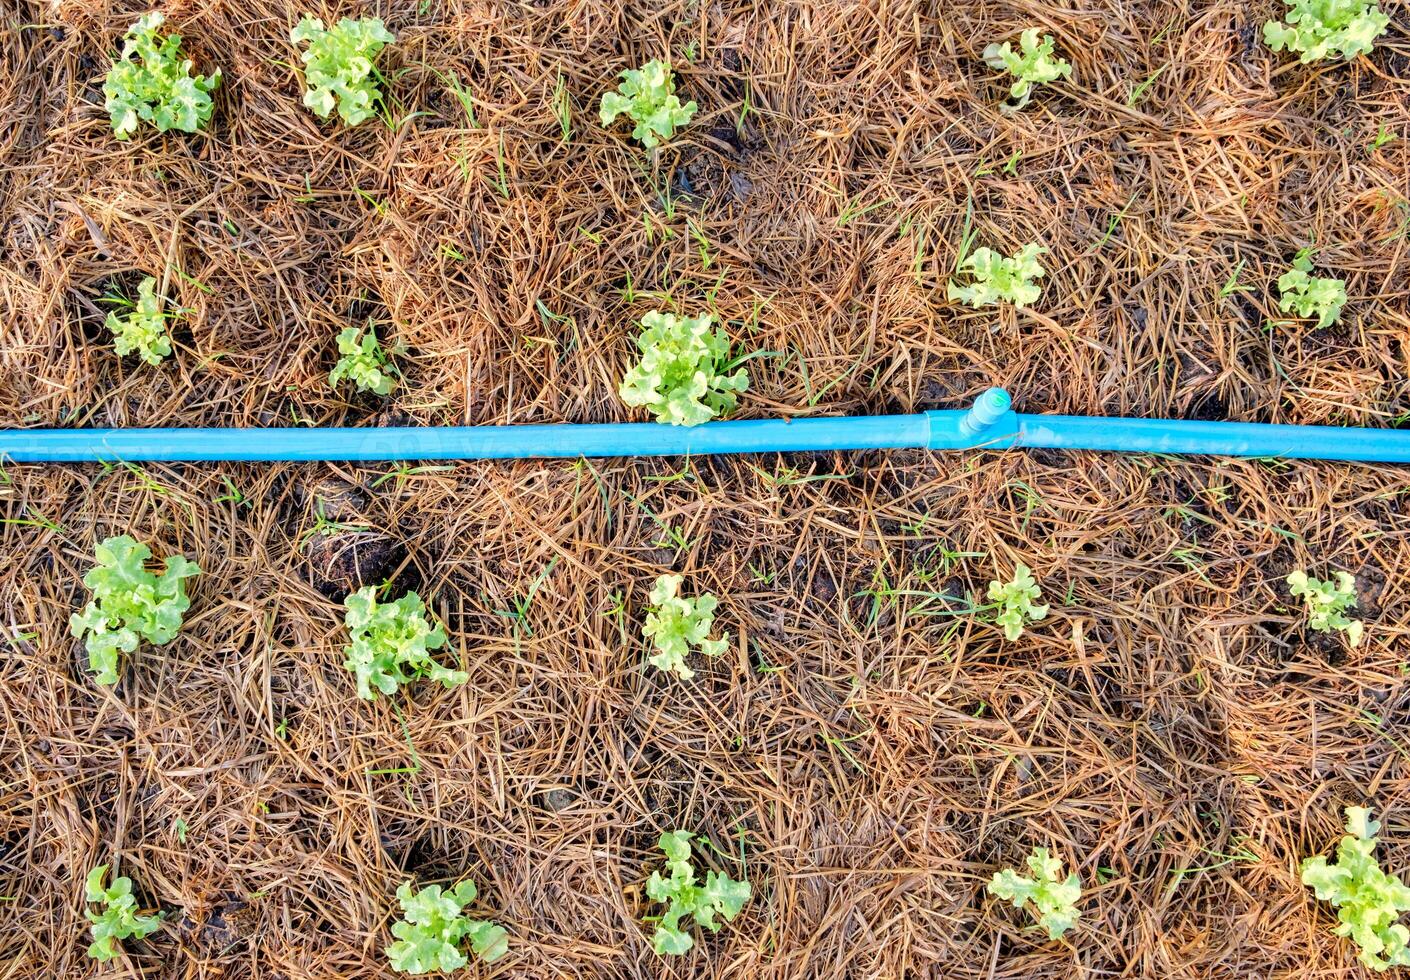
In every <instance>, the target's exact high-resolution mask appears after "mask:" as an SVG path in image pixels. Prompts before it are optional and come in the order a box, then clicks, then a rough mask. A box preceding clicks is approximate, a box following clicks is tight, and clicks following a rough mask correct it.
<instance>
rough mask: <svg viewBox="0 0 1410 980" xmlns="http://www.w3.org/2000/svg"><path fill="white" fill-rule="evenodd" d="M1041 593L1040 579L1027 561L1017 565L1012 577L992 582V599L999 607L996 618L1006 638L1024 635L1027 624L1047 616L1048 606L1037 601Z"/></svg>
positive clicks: (990, 589)
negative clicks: (1038, 579)
mask: <svg viewBox="0 0 1410 980" xmlns="http://www.w3.org/2000/svg"><path fill="white" fill-rule="evenodd" d="M1040 596H1041V592H1040V591H1039V589H1038V583H1037V582H1035V581H1034V580H1033V573H1032V572H1031V571H1030V570H1029V568H1028V566H1027V565H1025V564H1023V562H1019V563H1018V564H1017V565H1015V566H1014V572H1013V578H1012V579H1010V580H1009V581H1007V582H1000V581H999V580H998V579H995V580H994V581H992V582H990V583H989V599H990V600H991V601H992V602H994V603H995V604H996V605H997V606H998V609H999V611H998V613H997V614H996V615H995V616H994V622H996V623H997V624H999V625H1000V626H1002V627H1003V628H1004V639H1006V640H1016V639H1018V638H1019V637H1020V636H1022V635H1023V627H1024V626H1025V625H1026V624H1028V623H1030V622H1037V621H1038V620H1040V619H1046V618H1047V615H1048V607H1047V606H1046V605H1037V604H1036V603H1037V601H1038V599H1039V598H1040Z"/></svg>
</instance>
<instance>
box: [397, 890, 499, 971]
mask: <svg viewBox="0 0 1410 980" xmlns="http://www.w3.org/2000/svg"><path fill="white" fill-rule="evenodd" d="M474 900H475V883H474V882H473V881H462V882H461V883H460V884H458V885H456V886H455V887H454V888H452V889H450V890H448V891H442V890H441V886H440V885H428V886H427V887H425V888H423V889H421V890H420V891H418V892H417V893H415V894H414V895H413V894H412V892H411V882H409V881H408V882H406V883H404V884H403V885H402V886H401V887H400V888H398V889H397V901H399V902H400V903H401V909H402V917H401V920H400V921H398V922H395V923H393V924H392V935H393V936H396V937H397V941H396V942H394V943H392V944H391V945H390V946H388V947H387V949H386V953H387V959H388V960H390V961H391V964H392V969H393V970H395V971H396V972H398V973H413V974H416V973H438V972H439V973H449V972H451V971H452V970H458V969H460V968H461V967H462V966H464V965H465V964H466V963H468V962H469V959H468V958H467V957H466V955H465V953H464V952H463V951H462V949H461V943H462V942H463V941H464V940H465V939H467V938H468V939H469V940H470V949H471V951H472V952H473V953H474V954H475V957H476V958H477V959H479V960H480V961H481V962H482V963H493V962H494V961H495V960H497V959H499V958H500V957H501V956H503V955H504V954H505V953H507V952H509V939H508V933H506V932H505V931H504V929H502V928H501V927H500V926H497V925H495V924H494V923H493V922H487V921H485V920H482V919H472V918H470V917H469V916H467V915H465V914H464V912H463V911H462V910H463V909H464V908H465V906H467V905H469V904H470V903H471V902H473V901H474Z"/></svg>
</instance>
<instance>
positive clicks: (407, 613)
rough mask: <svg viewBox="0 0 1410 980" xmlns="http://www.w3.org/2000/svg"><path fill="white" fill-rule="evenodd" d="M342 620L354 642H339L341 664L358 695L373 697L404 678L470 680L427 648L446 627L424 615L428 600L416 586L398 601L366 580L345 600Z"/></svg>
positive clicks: (448, 682)
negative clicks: (383, 598)
mask: <svg viewBox="0 0 1410 980" xmlns="http://www.w3.org/2000/svg"><path fill="white" fill-rule="evenodd" d="M343 605H344V606H345V607H346V608H347V613H346V615H345V616H344V617H343V622H344V624H345V625H346V626H347V629H348V636H349V637H350V638H351V639H352V643H351V644H349V645H348V646H346V647H344V648H343V653H344V654H345V655H346V656H347V660H345V661H344V662H343V666H344V667H346V668H347V669H348V670H350V671H352V673H353V676H354V677H355V678H356V679H357V696H358V697H360V698H363V699H364V700H367V701H371V700H375V699H376V697H377V693H376V692H377V691H381V692H382V693H383V694H395V693H397V690H398V689H400V688H401V686H402V685H403V684H410V683H411V682H412V681H413V680H415V679H416V678H418V677H429V678H430V679H431V680H433V681H440V682H441V683H442V684H444V685H445V686H446V687H448V688H450V687H455V686H456V685H457V684H464V683H465V682H466V681H467V680H469V675H468V674H466V673H465V671H463V670H451V669H450V668H449V667H442V666H441V665H440V664H438V663H437V662H436V661H434V660H432V659H431V651H432V650H435V649H438V648H439V647H441V646H442V645H444V643H445V642H446V634H445V630H443V629H441V628H440V626H434V627H433V626H432V625H431V624H430V623H428V622H427V621H426V606H425V604H424V603H422V601H421V597H420V596H418V595H417V594H416V593H415V592H408V593H407V594H406V595H404V596H402V597H401V598H400V599H398V600H397V601H396V602H382V603H379V602H378V601H377V589H376V587H375V586H371V585H368V586H364V587H363V588H361V589H358V590H357V591H356V592H354V593H353V594H352V595H350V596H348V597H347V598H346V599H345V600H343Z"/></svg>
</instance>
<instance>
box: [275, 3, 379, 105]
mask: <svg viewBox="0 0 1410 980" xmlns="http://www.w3.org/2000/svg"><path fill="white" fill-rule="evenodd" d="M289 40H290V41H292V42H293V43H294V44H301V43H303V42H304V41H307V42H309V44H308V50H307V51H305V52H303V54H301V55H300V56H299V57H300V58H301V59H302V60H303V63H304V86H305V91H304V105H306V106H308V107H309V108H310V109H312V110H313V111H314V112H315V113H317V114H318V118H320V119H327V118H328V117H329V116H331V115H332V114H333V110H334V109H337V110H338V115H339V116H340V117H342V120H343V122H344V123H345V124H346V125H348V126H356V125H357V124H358V123H360V122H362V121H363V120H365V119H368V118H370V117H371V116H373V115H375V114H376V112H377V109H376V107H375V105H374V103H376V102H377V101H379V100H380V99H381V98H382V93H381V92H380V91H379V90H378V88H377V82H376V80H375V78H374V72H375V71H376V69H375V68H374V67H373V63H374V62H375V61H376V60H377V54H378V53H379V52H380V51H381V50H382V49H383V48H384V47H386V46H387V45H388V44H391V43H392V42H393V41H395V40H396V35H395V34H393V33H392V32H391V31H389V30H387V28H386V25H385V24H383V23H382V21H381V19H380V18H377V17H363V18H362V19H361V20H350V19H348V18H346V17H344V18H343V19H342V20H340V21H338V23H337V24H336V25H335V26H333V27H324V26H323V21H321V20H319V19H318V18H317V17H314V16H313V15H312V14H304V16H303V19H302V20H300V21H299V23H298V26H297V27H295V28H294V29H293V30H292V31H290V32H289Z"/></svg>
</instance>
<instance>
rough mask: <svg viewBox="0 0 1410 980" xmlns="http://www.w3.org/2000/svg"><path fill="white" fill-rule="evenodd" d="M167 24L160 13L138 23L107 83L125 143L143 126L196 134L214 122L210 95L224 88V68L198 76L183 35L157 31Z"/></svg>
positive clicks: (112, 115)
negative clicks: (186, 53) (185, 49)
mask: <svg viewBox="0 0 1410 980" xmlns="http://www.w3.org/2000/svg"><path fill="white" fill-rule="evenodd" d="M165 22H166V18H165V17H164V16H162V15H161V14H159V13H155V12H154V13H150V14H144V15H142V16H141V17H139V18H138V19H137V20H136V21H134V22H133V24H132V26H131V27H129V28H128V29H127V35H126V36H125V37H124V38H123V42H122V52H121V53H120V54H119V55H118V58H117V60H116V61H114V62H113V67H112V68H111V69H110V70H109V71H108V76H107V78H106V79H104V80H103V96H104V102H103V108H104V109H106V110H107V112H108V117H109V119H110V120H111V121H112V125H113V135H114V136H116V137H117V138H118V139H120V140H125V139H128V138H130V137H131V136H132V134H133V133H135V132H136V131H137V127H138V124H139V123H142V122H149V123H151V124H152V125H153V126H155V127H156V128H157V132H160V133H165V132H166V131H167V130H171V129H179V130H181V131H182V132H186V133H194V132H196V131H197V130H198V129H201V128H202V127H203V126H204V125H205V124H206V122H207V121H209V120H210V117H211V112H212V110H213V109H214V104H213V103H212V102H211V96H210V94H211V92H213V91H215V89H216V86H218V85H219V84H220V70H219V69H217V70H215V71H213V72H211V74H210V75H209V76H206V75H192V74H191V60H190V59H189V58H187V57H185V56H184V55H183V53H182V51H181V35H180V34H170V35H167V36H165V37H163V36H162V35H160V34H158V33H157V32H158V30H159V29H160V28H161V26H162V24H163V23H165Z"/></svg>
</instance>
